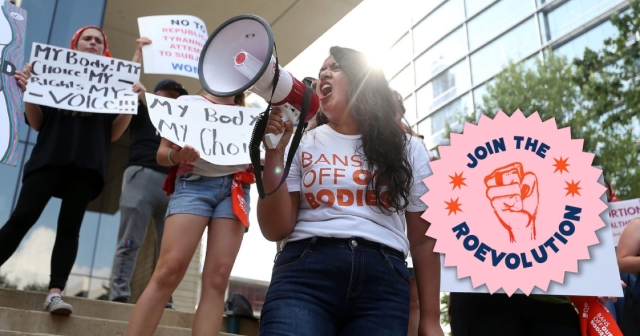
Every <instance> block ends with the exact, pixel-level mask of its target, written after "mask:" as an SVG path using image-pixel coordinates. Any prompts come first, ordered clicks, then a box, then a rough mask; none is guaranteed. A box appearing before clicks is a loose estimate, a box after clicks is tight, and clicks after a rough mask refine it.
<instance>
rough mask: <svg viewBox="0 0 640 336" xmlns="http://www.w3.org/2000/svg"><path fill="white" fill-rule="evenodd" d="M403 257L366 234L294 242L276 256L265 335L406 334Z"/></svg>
mask: <svg viewBox="0 0 640 336" xmlns="http://www.w3.org/2000/svg"><path fill="white" fill-rule="evenodd" d="M409 281H410V280H409V272H408V270H407V266H406V264H405V262H404V255H403V254H402V253H401V252H400V251H397V250H394V249H392V248H389V247H387V246H385V245H383V244H379V243H373V242H370V241H367V240H364V239H361V238H355V237H353V238H349V239H338V238H321V237H314V238H310V239H305V240H301V241H295V242H289V243H287V244H286V245H285V247H284V249H283V250H282V251H281V252H280V253H279V254H278V255H277V256H276V260H275V264H274V267H273V274H272V277H271V284H270V286H269V290H268V291H267V296H266V298H265V303H264V306H263V308H262V314H261V319H260V335H268V336H272V335H280V336H316V335H317V336H331V335H341V336H342V335H345V336H347V335H348V336H357V335H366V336H378V335H379V336H394V335H398V336H406V335H407V328H408V324H409Z"/></svg>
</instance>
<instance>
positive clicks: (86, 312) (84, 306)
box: [0, 289, 195, 328]
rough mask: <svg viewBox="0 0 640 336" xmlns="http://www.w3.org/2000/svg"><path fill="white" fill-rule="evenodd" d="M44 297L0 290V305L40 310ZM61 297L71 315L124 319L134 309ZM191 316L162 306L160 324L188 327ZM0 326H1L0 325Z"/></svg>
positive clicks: (125, 319)
mask: <svg viewBox="0 0 640 336" xmlns="http://www.w3.org/2000/svg"><path fill="white" fill-rule="evenodd" d="M46 298H47V294H46V293H40V292H28V291H21V290H11V289H0V307H7V308H13V309H19V310H30V311H37V312H41V311H42V303H43V302H44V300H45V299H46ZM63 300H64V301H65V302H67V303H69V304H70V305H72V306H73V311H74V314H73V316H78V317H91V318H98V319H103V320H115V321H123V322H128V321H129V319H130V318H131V313H132V312H133V308H134V305H132V304H128V303H120V302H112V301H103V300H92V299H85V298H80V297H75V296H64V297H63ZM194 316H195V315H194V314H191V313H186V312H181V311H177V310H173V309H165V310H164V313H163V314H162V319H161V320H160V325H161V326H171V327H178V328H191V327H192V326H193V318H194ZM0 328H2V327H1V325H0Z"/></svg>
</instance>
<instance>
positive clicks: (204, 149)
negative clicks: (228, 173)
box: [145, 93, 263, 165]
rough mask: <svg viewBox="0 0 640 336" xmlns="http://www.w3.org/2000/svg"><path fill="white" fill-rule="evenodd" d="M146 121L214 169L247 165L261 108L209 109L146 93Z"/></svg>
mask: <svg viewBox="0 0 640 336" xmlns="http://www.w3.org/2000/svg"><path fill="white" fill-rule="evenodd" d="M145 95H146V97H147V104H148V105H149V117H150V118H151V122H152V123H153V125H154V126H155V127H156V129H157V130H158V132H160V135H161V136H162V137H163V138H165V139H167V140H170V141H171V142H173V143H175V144H176V145H178V146H184V145H185V144H188V145H190V146H192V147H194V148H195V149H197V150H198V151H199V152H200V157H201V158H202V159H203V160H206V161H208V162H211V163H213V164H217V165H239V164H249V163H251V159H250V158H249V142H250V140H251V133H252V132H253V127H254V126H255V122H256V121H257V119H258V115H259V114H260V113H261V112H262V111H263V109H261V108H252V107H240V106H227V105H213V106H212V105H210V104H206V103H205V104H203V103H197V102H192V101H186V100H176V99H169V98H164V97H161V96H157V95H154V94H150V93H146V94H145Z"/></svg>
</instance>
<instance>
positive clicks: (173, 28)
mask: <svg viewBox="0 0 640 336" xmlns="http://www.w3.org/2000/svg"><path fill="white" fill-rule="evenodd" d="M138 27H139V29H140V36H142V37H147V38H149V39H150V40H151V44H150V45H146V46H144V47H143V48H142V57H143V59H144V73H147V74H166V75H181V76H187V77H192V78H198V61H199V60H200V52H201V51H202V47H203V46H204V44H205V43H206V42H207V38H208V34H207V27H206V26H205V24H204V21H202V20H200V19H199V18H197V17H195V16H190V15H159V16H147V17H141V18H138Z"/></svg>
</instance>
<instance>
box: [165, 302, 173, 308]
mask: <svg viewBox="0 0 640 336" xmlns="http://www.w3.org/2000/svg"><path fill="white" fill-rule="evenodd" d="M164 308H165V309H173V302H171V301H169V302H167V304H166V305H165V306H164Z"/></svg>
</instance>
